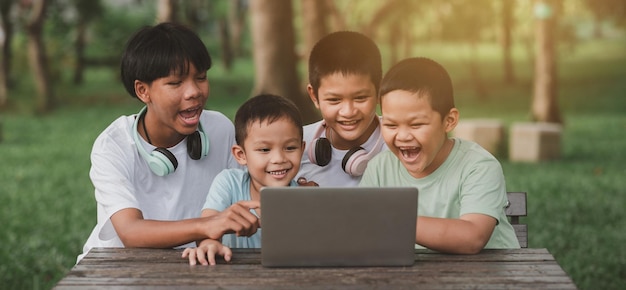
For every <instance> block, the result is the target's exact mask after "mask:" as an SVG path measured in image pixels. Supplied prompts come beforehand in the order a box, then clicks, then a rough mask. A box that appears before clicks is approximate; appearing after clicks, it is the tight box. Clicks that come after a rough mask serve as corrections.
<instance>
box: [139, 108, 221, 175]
mask: <svg viewBox="0 0 626 290" xmlns="http://www.w3.org/2000/svg"><path fill="white" fill-rule="evenodd" d="M147 110H148V107H147V106H144V107H143V108H141V110H140V111H139V113H138V114H137V116H136V117H135V121H134V122H133V129H132V132H131V135H133V140H135V146H136V147H137V151H138V152H139V155H141V157H143V159H144V160H146V162H148V166H149V167H150V170H151V171H152V172H153V173H154V174H156V175H158V176H165V175H168V174H170V173H172V172H174V171H175V170H176V168H177V167H178V160H176V157H175V156H174V154H172V152H170V151H169V150H167V149H166V148H163V147H157V148H156V149H154V150H153V151H152V152H151V153H148V152H147V151H146V149H145V148H144V147H143V145H142V144H141V142H140V140H139V131H138V130H137V127H138V124H139V119H141V118H142V117H144V118H145V114H146V112H147ZM144 122H145V120H144ZM198 130H199V131H196V132H194V133H193V134H191V135H189V136H187V154H188V155H189V157H191V158H192V159H194V160H198V159H200V158H202V157H204V156H206V155H208V154H209V140H208V137H207V136H206V134H205V133H204V130H203V128H202V122H198Z"/></svg>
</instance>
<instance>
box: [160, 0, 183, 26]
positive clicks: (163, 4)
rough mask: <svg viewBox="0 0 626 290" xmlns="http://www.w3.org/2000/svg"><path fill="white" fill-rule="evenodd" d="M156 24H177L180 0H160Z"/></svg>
mask: <svg viewBox="0 0 626 290" xmlns="http://www.w3.org/2000/svg"><path fill="white" fill-rule="evenodd" d="M156 4H157V16H156V22H157V23H161V22H176V21H177V20H178V19H177V17H176V13H177V12H178V0H158V1H157V3H156Z"/></svg>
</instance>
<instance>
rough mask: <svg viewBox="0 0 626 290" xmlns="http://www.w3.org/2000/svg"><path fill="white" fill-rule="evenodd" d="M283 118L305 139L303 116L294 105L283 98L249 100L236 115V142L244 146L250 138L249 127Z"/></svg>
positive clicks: (259, 96) (267, 95)
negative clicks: (256, 123) (257, 122)
mask: <svg viewBox="0 0 626 290" xmlns="http://www.w3.org/2000/svg"><path fill="white" fill-rule="evenodd" d="M281 118H287V119H288V120H289V121H291V122H292V123H293V124H294V125H295V126H296V127H297V128H298V130H299V133H300V139H303V130H302V116H301V115H300V111H299V110H298V107H296V105H294V103H293V102H292V101H291V100H289V99H287V98H285V97H281V96H277V95H272V94H261V95H257V96H255V97H252V98H250V99H248V100H247V101H246V102H245V103H243V104H242V105H241V106H240V107H239V109H238V110H237V113H236V114H235V141H237V145H239V146H243V143H244V141H245V140H246V138H247V137H248V126H250V124H252V123H254V122H256V121H259V122H261V123H262V122H265V121H267V122H268V123H270V124H271V123H273V122H274V121H276V120H279V119H281Z"/></svg>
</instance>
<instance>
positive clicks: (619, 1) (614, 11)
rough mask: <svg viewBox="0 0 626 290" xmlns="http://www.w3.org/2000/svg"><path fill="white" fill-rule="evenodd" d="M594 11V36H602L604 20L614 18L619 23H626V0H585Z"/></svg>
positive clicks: (592, 11)
mask: <svg viewBox="0 0 626 290" xmlns="http://www.w3.org/2000/svg"><path fill="white" fill-rule="evenodd" d="M585 4H586V5H587V8H589V10H591V13H593V19H594V22H595V23H594V24H595V25H594V26H595V27H594V36H596V37H602V36H603V35H602V34H603V33H602V21H606V20H612V21H614V22H615V24H617V25H625V24H626V1H624V0H585Z"/></svg>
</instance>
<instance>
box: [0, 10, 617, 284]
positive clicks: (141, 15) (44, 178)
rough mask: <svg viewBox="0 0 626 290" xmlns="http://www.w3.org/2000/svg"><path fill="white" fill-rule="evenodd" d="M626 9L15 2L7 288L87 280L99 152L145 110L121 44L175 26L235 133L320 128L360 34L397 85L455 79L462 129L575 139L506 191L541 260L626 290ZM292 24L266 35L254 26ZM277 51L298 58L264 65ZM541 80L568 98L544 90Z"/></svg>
mask: <svg viewBox="0 0 626 290" xmlns="http://www.w3.org/2000/svg"><path fill="white" fill-rule="evenodd" d="M267 7H272V8H273V9H263V8H267ZM625 10H626V0H445V1H442V0H421V1H412V0H388V1H358V0H334V1H333V0H300V1H291V0H212V1H203V0H187V1H180V0H158V1H147V0H48V1H45V0H13V1H11V0H0V20H1V22H0V46H1V47H2V50H1V53H2V55H0V67H1V70H0V164H2V166H0V223H2V227H0V244H2V245H3V247H1V248H0V285H3V286H0V288H7V289H48V288H51V287H53V286H54V285H55V284H56V282H57V281H58V280H59V279H61V278H62V277H63V275H65V273H66V272H67V271H69V269H70V268H71V267H72V266H73V265H74V263H75V258H76V256H77V255H78V254H79V253H80V252H81V249H82V245H83V243H84V242H85V240H86V238H87V236H88V234H89V231H90V230H91V229H92V227H93V225H94V224H95V219H96V211H95V200H94V198H93V187H92V185H91V183H90V180H89V176H88V170H89V166H90V164H89V151H90V149H91V145H92V142H93V140H94V139H95V137H96V136H97V135H98V134H99V132H100V131H101V130H103V129H104V128H105V127H106V126H107V125H108V124H109V123H110V122H111V121H112V120H113V119H114V118H115V117H117V116H119V115H121V114H132V113H135V111H136V110H137V109H138V108H139V104H138V103H137V101H136V100H134V99H132V98H130V97H129V96H128V95H127V94H126V92H125V91H124V89H123V88H122V86H121V84H120V82H119V79H118V78H119V77H118V74H119V58H120V54H121V52H122V49H123V47H124V43H125V41H126V39H128V37H129V36H130V35H131V33H133V32H134V31H136V30H137V29H138V28H140V27H141V26H144V25H153V24H155V23H158V22H161V21H176V22H181V23H184V24H186V25H188V26H190V27H192V28H193V29H194V30H195V31H196V32H198V34H199V35H200V36H201V38H202V39H203V40H204V41H205V44H206V45H207V48H208V49H209V51H210V53H211V56H212V57H213V60H214V67H213V68H212V69H211V70H210V71H209V79H210V81H211V96H210V99H209V102H208V105H207V106H208V107H210V108H211V109H215V110H219V111H222V112H224V113H225V114H226V115H227V116H229V117H231V118H232V116H233V115H234V112H235V110H236V109H237V107H238V105H239V104H241V103H242V102H243V101H244V100H245V99H246V98H248V97H249V96H250V95H253V94H255V93H257V92H258V91H259V90H262V88H264V87H273V88H275V89H276V90H277V91H275V92H274V93H277V94H281V95H284V96H287V97H290V98H292V99H294V100H295V101H296V103H298V104H299V106H300V108H301V110H303V113H304V114H305V115H306V116H305V117H306V119H307V120H308V121H312V120H315V119H316V118H319V116H317V115H316V114H315V112H314V110H310V107H311V103H310V101H308V100H307V99H306V98H305V97H304V93H305V92H304V89H305V84H306V80H307V76H306V61H307V54H308V50H309V49H310V47H311V45H312V43H314V42H315V41H316V40H317V39H319V38H320V37H321V36H322V35H324V34H326V33H329V32H331V31H336V30H356V31H360V32H363V33H366V34H367V35H369V36H371V37H372V38H373V39H374V40H375V41H376V42H377V43H378V44H379V46H380V48H381V51H382V53H383V60H384V67H383V69H384V70H387V69H388V68H389V67H390V66H391V65H392V64H394V63H395V62H397V61H399V60H400V59H402V58H405V57H410V56H427V57H432V58H434V59H435V60H437V61H439V62H441V63H442V64H443V65H444V66H445V67H446V68H447V69H448V71H449V72H450V74H451V76H452V79H453V82H454V86H455V98H456V102H457V107H459V108H460V111H461V116H462V119H464V118H499V119H501V120H503V121H504V122H505V123H506V124H510V123H512V122H515V121H542V120H548V121H556V122H561V123H563V124H564V125H565V126H566V127H565V128H566V130H565V131H564V136H563V158H562V159H561V160H557V161H553V162H548V163H541V164H519V163H512V162H510V161H508V160H506V159H505V158H501V157H500V160H501V162H502V163H503V168H504V171H505V175H506V178H507V188H508V189H509V190H511V191H528V194H529V203H528V206H529V217H528V218H527V219H526V220H525V221H526V222H527V223H528V224H529V231H530V233H529V237H530V246H531V247H538V248H548V250H550V252H551V253H553V254H554V255H555V257H556V258H557V261H559V264H560V265H562V266H563V268H564V269H565V270H566V271H567V272H568V273H569V274H570V275H571V276H572V278H573V280H574V281H575V282H576V284H577V286H578V287H579V288H581V289H623V288H624V287H625V286H626V284H625V283H626V280H625V279H624V277H626V247H625V246H624V245H625V244H626V233H625V232H624V231H623V229H624V227H625V226H626V218H625V214H624V212H623V209H622V207H623V204H625V203H626V192H625V190H624V188H626V181H624V179H623V176H624V174H626V168H625V167H624V165H623V164H625V163H626V156H625V154H624V152H626V139H624V137H623V132H624V131H625V129H626V114H624V113H626V99H625V98H624V96H625V93H624V92H626V30H625V25H626V15H625ZM285 15H290V17H287V19H284V18H285V17H279V16H285ZM507 15H508V16H507ZM279 18H280V19H281V21H282V22H279V21H276V22H277V23H275V24H274V25H277V26H276V27H269V28H266V29H264V30H262V29H258V28H260V26H262V25H261V24H258V23H257V22H253V21H258V20H259V19H261V20H263V19H265V20H268V19H269V20H272V19H279ZM269 22H271V21H269ZM263 25H265V24H263ZM285 27H290V28H292V29H291V30H285ZM546 31H549V32H550V33H549V34H547V35H548V37H546V34H545V32H546ZM290 33H292V34H293V35H292V36H293V37H292V38H293V39H292V40H290V37H288V36H289V34H290ZM268 34H277V35H268ZM255 35H256V37H254V36H255ZM507 35H508V36H507ZM254 39H261V41H254ZM264 39H278V40H279V41H275V42H274V41H271V42H270V41H262V40H264ZM539 43H543V44H546V43H547V46H548V47H551V50H542V49H541V47H544V45H542V46H540V45H538V44H539ZM37 44H38V45H37ZM273 45H276V46H281V47H282V48H285V47H286V48H287V49H288V50H289V51H293V55H284V56H282V57H281V58H279V59H280V61H279V63H274V64H268V63H266V62H267V61H268V60H266V59H255V55H259V54H260V50H272V49H274V48H275V47H272V46H273ZM546 56H548V57H546ZM541 62H549V63H551V64H552V65H553V66H554V70H553V71H540V70H538V67H541V66H542V65H543V64H544V63H541ZM538 64H541V65H538ZM270 65H272V66H271V67H272V70H270V71H271V72H272V73H271V75H275V76H284V75H287V74H291V72H292V71H295V72H296V75H297V77H296V78H294V79H293V80H290V82H296V84H295V85H294V84H293V83H291V84H289V83H287V82H286V81H282V80H281V79H280V78H275V79H272V78H269V80H264V82H274V83H273V84H272V83H270V84H265V83H258V82H259V79H261V78H259V77H258V76H257V74H258V71H259V67H264V66H270ZM541 77H548V78H549V79H551V80H555V82H548V88H541V87H538V85H537V83H546V82H541V81H539V82H538V79H539V78H541ZM264 79H265V78H264ZM294 88H295V89H294ZM542 95H543V96H544V97H545V98H539V97H538V96H542ZM303 100H304V101H303ZM542 102H543V103H542ZM535 103H542V104H544V106H543V108H544V110H543V111H542V110H539V111H536V109H535V106H534V105H535ZM307 107H309V110H307ZM544 118H546V119H544ZM550 118H552V119H550Z"/></svg>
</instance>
